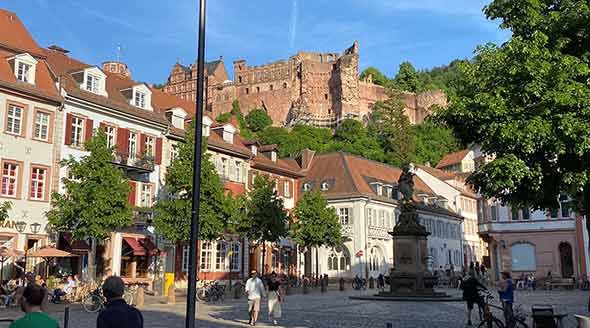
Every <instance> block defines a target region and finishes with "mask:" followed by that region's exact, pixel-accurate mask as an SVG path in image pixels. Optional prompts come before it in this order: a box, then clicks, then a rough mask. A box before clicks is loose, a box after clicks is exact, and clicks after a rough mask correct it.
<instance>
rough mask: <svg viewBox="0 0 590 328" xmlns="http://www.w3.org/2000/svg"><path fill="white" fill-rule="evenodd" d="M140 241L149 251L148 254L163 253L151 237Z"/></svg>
mask: <svg viewBox="0 0 590 328" xmlns="http://www.w3.org/2000/svg"><path fill="white" fill-rule="evenodd" d="M139 242H140V244H142V245H143V247H144V248H145V249H146V250H147V251H148V255H150V256H155V255H160V254H161V253H162V251H161V250H160V249H158V247H156V245H154V242H152V240H151V239H149V238H143V239H140V240H139Z"/></svg>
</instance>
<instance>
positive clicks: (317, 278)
mask: <svg viewBox="0 0 590 328" xmlns="http://www.w3.org/2000/svg"><path fill="white" fill-rule="evenodd" d="M319 252H320V248H319V247H316V248H315V286H316V287H317V286H318V282H319V280H320V262H319V261H318V257H319V255H318V254H319Z"/></svg>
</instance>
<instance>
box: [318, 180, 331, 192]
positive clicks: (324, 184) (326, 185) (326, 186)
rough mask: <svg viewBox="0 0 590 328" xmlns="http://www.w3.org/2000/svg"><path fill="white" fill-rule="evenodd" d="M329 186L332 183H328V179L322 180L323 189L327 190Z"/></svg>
mask: <svg viewBox="0 0 590 328" xmlns="http://www.w3.org/2000/svg"><path fill="white" fill-rule="evenodd" d="M328 188H330V184H328V182H326V181H324V182H322V184H321V185H320V190H321V191H326V190H328Z"/></svg>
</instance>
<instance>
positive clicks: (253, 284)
mask: <svg viewBox="0 0 590 328" xmlns="http://www.w3.org/2000/svg"><path fill="white" fill-rule="evenodd" d="M246 293H248V313H249V314H250V321H248V324H250V325H251V326H256V321H257V320H258V313H259V312H260V299H261V298H263V297H266V290H265V289H264V284H263V283H262V280H260V278H258V273H257V272H256V270H253V271H252V272H251V273H250V279H248V281H246Z"/></svg>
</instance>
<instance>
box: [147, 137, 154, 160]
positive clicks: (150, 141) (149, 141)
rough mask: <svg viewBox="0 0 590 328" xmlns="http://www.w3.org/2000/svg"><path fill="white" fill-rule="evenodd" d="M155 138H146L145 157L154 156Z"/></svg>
mask: <svg viewBox="0 0 590 328" xmlns="http://www.w3.org/2000/svg"><path fill="white" fill-rule="evenodd" d="M154 150H155V147H154V137H152V136H146V137H145V155H146V156H151V157H153V156H154Z"/></svg>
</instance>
